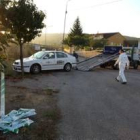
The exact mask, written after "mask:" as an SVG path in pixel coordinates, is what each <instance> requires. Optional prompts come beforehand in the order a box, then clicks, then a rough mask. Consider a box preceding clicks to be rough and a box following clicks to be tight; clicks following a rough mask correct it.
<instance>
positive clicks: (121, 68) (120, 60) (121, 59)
mask: <svg viewBox="0 0 140 140" xmlns="http://www.w3.org/2000/svg"><path fill="white" fill-rule="evenodd" d="M116 64H119V75H118V77H117V80H119V81H120V80H122V82H127V80H126V78H125V75H124V70H125V68H126V66H127V68H129V60H128V57H127V55H126V53H124V52H123V53H121V54H120V55H119V58H118V60H117V61H116V63H115V65H116Z"/></svg>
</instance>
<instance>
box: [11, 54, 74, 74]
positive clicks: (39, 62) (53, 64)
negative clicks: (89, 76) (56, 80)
mask: <svg viewBox="0 0 140 140" xmlns="http://www.w3.org/2000/svg"><path fill="white" fill-rule="evenodd" d="M23 67H24V72H31V73H39V72H41V71H42V70H58V69H64V70H65V71H71V69H72V67H76V58H75V57H74V56H72V55H70V54H67V53H65V52H62V51H39V52H37V53H35V54H33V55H32V56H30V57H28V58H24V59H23ZM13 70H15V71H17V72H21V64H20V60H15V62H14V63H13Z"/></svg>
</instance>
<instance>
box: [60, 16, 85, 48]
mask: <svg viewBox="0 0 140 140" xmlns="http://www.w3.org/2000/svg"><path fill="white" fill-rule="evenodd" d="M63 43H64V44H67V45H69V46H72V45H74V46H77V47H80V46H84V45H86V43H87V37H85V36H84V34H83V29H82V27H81V23H80V20H79V17H77V19H76V20H75V22H74V24H73V27H72V29H71V31H70V33H69V34H68V37H67V38H66V39H65V40H64V42H63Z"/></svg>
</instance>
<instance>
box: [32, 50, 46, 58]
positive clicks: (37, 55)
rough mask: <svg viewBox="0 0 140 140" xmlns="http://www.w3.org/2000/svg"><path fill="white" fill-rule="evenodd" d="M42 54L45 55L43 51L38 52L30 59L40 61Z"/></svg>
mask: <svg viewBox="0 0 140 140" xmlns="http://www.w3.org/2000/svg"><path fill="white" fill-rule="evenodd" d="M44 53H45V52H44V51H39V52H37V53H35V54H33V55H32V56H31V57H34V58H37V59H40V58H41V57H42V56H43V55H44Z"/></svg>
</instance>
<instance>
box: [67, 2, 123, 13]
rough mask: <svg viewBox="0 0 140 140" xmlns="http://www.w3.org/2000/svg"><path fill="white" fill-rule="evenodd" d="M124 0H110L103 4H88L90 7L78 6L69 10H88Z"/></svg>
mask: <svg viewBox="0 0 140 140" xmlns="http://www.w3.org/2000/svg"><path fill="white" fill-rule="evenodd" d="M119 1H122V0H115V1H110V2H105V3H102V4H96V5H92V6H88V7H82V8H77V9H70V10H69V11H75V10H86V9H91V8H94V7H99V6H103V5H108V4H112V3H116V2H119Z"/></svg>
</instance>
